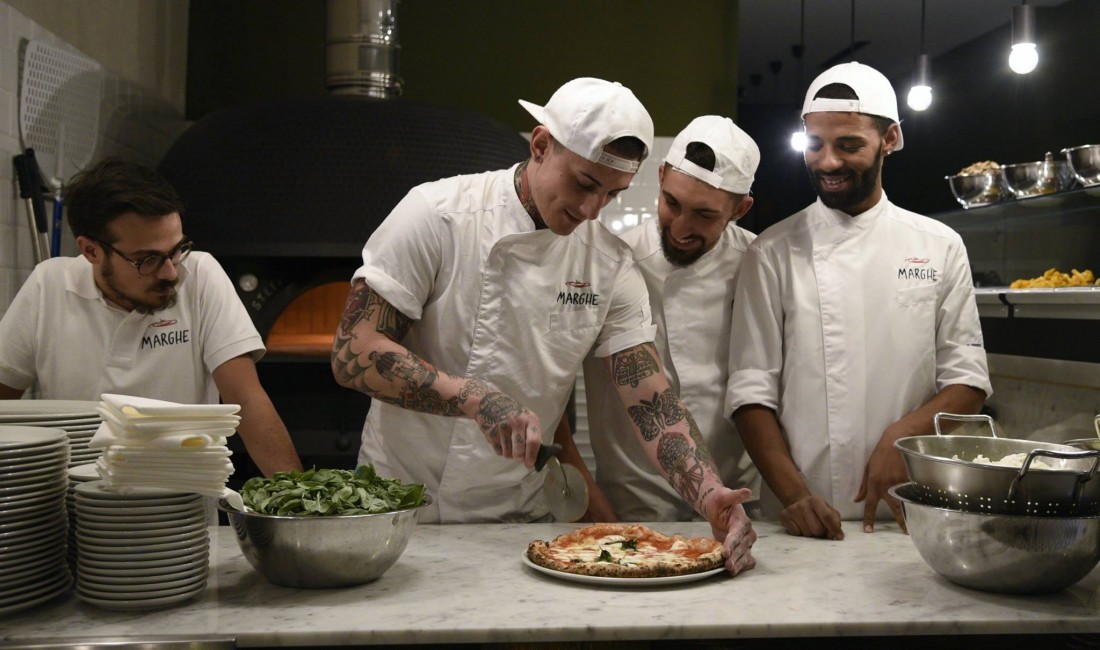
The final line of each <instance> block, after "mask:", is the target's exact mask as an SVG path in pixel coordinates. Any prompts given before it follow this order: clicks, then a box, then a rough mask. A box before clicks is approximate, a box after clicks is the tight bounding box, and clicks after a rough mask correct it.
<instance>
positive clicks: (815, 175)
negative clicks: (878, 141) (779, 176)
mask: <svg viewBox="0 0 1100 650" xmlns="http://www.w3.org/2000/svg"><path fill="white" fill-rule="evenodd" d="M883 158H885V156H884V155H883V153H882V145H879V148H878V153H877V154H875V161H874V162H873V163H871V166H870V167H868V168H867V169H864V170H863V171H862V172H860V171H856V170H854V169H851V168H850V167H842V168H841V169H838V170H836V171H834V172H831V173H829V174H824V173H823V172H820V171H813V170H809V172H810V182H811V184H812V185H813V187H814V192H815V193H816V194H817V196H818V197H819V198H820V199H821V202H822V203H824V204H825V206H826V207H829V208H832V209H833V210H840V211H841V212H845V213H848V214H851V213H850V210H851V209H852V208H854V207H856V206H858V205H859V204H861V203H863V202H864V201H866V200H867V199H868V197H870V196H871V194H873V193H874V191H875V186H876V182H877V180H878V175H879V171H881V170H882V159H883ZM841 174H847V175H848V176H849V177H850V178H851V181H852V183H851V187H850V188H849V189H847V190H846V191H844V192H826V191H824V190H823V189H821V188H822V186H823V181H822V177H823V176H826V175H828V176H838V175H841Z"/></svg>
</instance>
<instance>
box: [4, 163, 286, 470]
mask: <svg viewBox="0 0 1100 650" xmlns="http://www.w3.org/2000/svg"><path fill="white" fill-rule="evenodd" d="M66 203H67V205H66V209H67V217H68V220H69V226H70V229H71V230H72V232H73V235H75V236H76V245H77V248H78V249H79V251H80V255H78V256H76V257H55V258H53V259H49V260H46V261H44V262H42V263H40V264H39V265H38V266H36V267H35V268H34V271H33V272H32V273H31V275H30V277H29V278H28V279H27V281H26V283H24V284H23V286H22V288H20V290H19V293H18V295H16V297H15V300H14V301H13V302H12V304H11V307H10V308H9V309H8V311H7V312H6V313H5V314H4V318H3V320H2V321H0V399H19V398H20V397H22V395H23V393H24V392H25V391H26V390H27V389H31V391H32V394H33V395H34V397H35V398H37V399H77V400H95V401H98V400H99V397H100V395H102V394H103V393H121V394H123V395H136V396H139V397H151V398H154V399H161V400H168V401H172V402H182V403H185V404H217V403H218V401H219V399H224V400H225V401H226V402H227V403H233V404H240V406H241V411H240V415H241V423H240V426H239V427H238V431H239V433H240V434H241V440H242V442H244V445H245V448H246V449H247V450H248V452H249V455H250V456H251V457H252V460H253V461H254V462H255V463H256V465H257V467H259V469H260V471H261V472H263V474H264V475H265V476H271V475H272V474H273V473H275V472H280V471H288V470H301V469H302V464H301V461H300V460H299V459H298V454H297V452H295V450H294V444H293V443H292V442H291V440H290V434H289V433H288V432H287V430H286V426H285V425H284V424H283V421H282V419H281V418H280V417H279V414H278V413H277V412H276V411H275V407H274V406H273V405H272V403H271V399H270V398H269V397H268V395H267V392H266V391H264V389H263V386H262V385H261V384H260V380H259V377H258V376H257V374H256V360H257V359H259V358H260V357H261V356H263V353H264V345H263V339H261V338H260V335H259V333H258V332H257V331H256V327H255V326H254V325H253V324H252V320H251V319H250V318H249V316H248V312H247V311H245V308H244V305H243V304H242V303H241V299H240V298H239V297H238V296H237V293H236V291H235V290H234V289H233V283H232V282H231V281H230V279H229V277H228V276H227V275H226V274H225V271H224V270H222V267H221V265H219V264H218V262H217V260H215V259H214V257H213V256H212V255H210V254H208V253H202V252H198V251H196V252H191V249H192V243H191V240H190V239H188V238H187V237H186V236H184V234H183V220H182V218H181V217H180V213H181V212H183V202H182V201H181V200H180V198H179V196H178V195H177V194H176V191H175V189H173V188H172V186H171V185H170V184H169V183H168V181H166V180H165V179H164V178H163V177H161V176H160V175H159V174H157V173H156V172H154V171H153V170H151V169H148V168H146V167H143V166H141V165H136V164H133V163H129V162H126V161H123V160H119V159H116V158H107V159H104V160H101V161H99V162H98V163H96V164H95V165H92V166H91V167H89V168H87V169H85V170H83V171H81V172H80V173H79V174H78V175H77V176H75V177H74V178H73V179H72V180H71V181H70V183H69V184H68V185H67V187H66Z"/></svg>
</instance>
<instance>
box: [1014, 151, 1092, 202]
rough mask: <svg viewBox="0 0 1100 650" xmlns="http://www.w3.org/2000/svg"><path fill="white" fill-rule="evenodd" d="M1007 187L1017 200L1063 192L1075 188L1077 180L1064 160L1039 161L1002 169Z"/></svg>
mask: <svg viewBox="0 0 1100 650" xmlns="http://www.w3.org/2000/svg"><path fill="white" fill-rule="evenodd" d="M1001 173H1002V174H1004V179H1005V185H1007V186H1008V190H1009V191H1010V192H1012V195H1013V196H1015V197H1016V198H1017V199H1026V198H1030V197H1033V196H1042V195H1044V194H1054V193H1055V192H1063V191H1065V190H1068V189H1069V188H1070V187H1072V186H1073V184H1074V182H1075V178H1074V176H1073V170H1072V169H1070V167H1069V163H1067V162H1066V161H1064V160H1039V161H1036V162H1026V163H1017V164H1015V165H1004V166H1002V167H1001Z"/></svg>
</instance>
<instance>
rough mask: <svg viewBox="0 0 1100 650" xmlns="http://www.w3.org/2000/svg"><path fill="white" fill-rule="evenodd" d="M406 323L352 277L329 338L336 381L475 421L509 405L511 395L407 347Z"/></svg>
mask: <svg viewBox="0 0 1100 650" xmlns="http://www.w3.org/2000/svg"><path fill="white" fill-rule="evenodd" d="M411 325H412V320H411V319H409V318H408V317H407V316H405V315H404V314H402V313H401V312H400V311H398V310H397V309H395V308H394V307H393V305H391V304H389V303H388V302H386V301H385V300H384V299H383V298H382V297H381V296H379V295H378V294H377V293H376V292H375V291H374V290H372V289H371V288H370V287H369V286H367V283H366V281H365V280H363V279H362V278H358V279H356V280H355V281H354V282H353V283H352V287H351V291H350V292H349V293H348V302H347V305H346V306H345V307H344V314H343V316H342V317H341V319H340V325H339V326H338V327H337V329H336V336H335V338H334V339H333V342H332V373H333V375H334V376H335V377H336V381H337V383H339V384H340V385H341V386H345V387H347V388H353V389H355V390H358V391H360V392H362V393H366V394H367V395H369V396H370V398H371V399H376V400H380V401H383V402H388V403H390V404H395V405H397V406H400V407H402V408H406V409H410V410H413V411H420V412H421V413H432V414H435V415H449V416H455V417H469V418H473V419H476V420H478V423H479V424H483V421H484V420H486V419H493V418H499V417H501V415H500V413H502V412H504V413H507V412H509V409H508V407H509V406H512V405H515V400H512V399H511V398H510V397H508V396H507V395H504V394H503V393H499V392H495V391H494V390H493V388H492V387H491V386H490V385H489V384H487V383H485V382H482V381H479V380H477V379H468V378H465V377H457V376H454V375H449V374H447V373H444V372H440V371H438V370H436V368H435V367H434V366H433V365H432V364H431V363H429V362H427V361H426V360H424V359H421V358H420V357H418V356H417V355H415V354H413V353H412V352H410V351H409V350H408V349H407V348H405V346H403V345H402V344H401V341H402V340H403V339H404V338H405V335H406V334H408V332H409V327H410V326H411ZM507 402H510V404H508V403H507ZM483 428H484V425H483Z"/></svg>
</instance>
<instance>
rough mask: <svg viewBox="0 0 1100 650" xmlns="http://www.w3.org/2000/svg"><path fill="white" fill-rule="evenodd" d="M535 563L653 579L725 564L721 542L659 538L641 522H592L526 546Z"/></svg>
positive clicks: (573, 570)
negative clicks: (550, 538) (551, 538)
mask: <svg viewBox="0 0 1100 650" xmlns="http://www.w3.org/2000/svg"><path fill="white" fill-rule="evenodd" d="M527 558H528V559H529V560H531V561H532V562H534V563H535V564H537V565H539V566H542V567H546V568H548V569H552V570H555V571H564V572H566V573H576V574H580V575H586V576H600V577H605V578H658V577H663V576H679V575H686V574H689V573H701V572H703V571H709V570H711V569H717V568H719V567H721V566H722V565H723V564H724V559H723V558H722V544H721V543H720V542H718V541H716V540H713V539H709V538H706V537H683V536H682V535H673V536H671V537H669V536H668V535H662V534H661V533H658V532H657V531H655V530H653V529H652V528H649V527H647V526H643V525H641V524H593V525H591V526H585V527H584V528H578V529H577V530H574V531H573V532H571V533H566V534H564V535H559V536H557V537H555V538H554V539H553V540H551V541H550V542H545V541H543V540H541V539H538V540H535V541H533V542H531V543H530V544H528V546H527Z"/></svg>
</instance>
